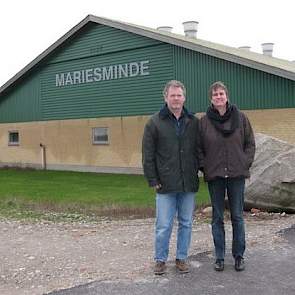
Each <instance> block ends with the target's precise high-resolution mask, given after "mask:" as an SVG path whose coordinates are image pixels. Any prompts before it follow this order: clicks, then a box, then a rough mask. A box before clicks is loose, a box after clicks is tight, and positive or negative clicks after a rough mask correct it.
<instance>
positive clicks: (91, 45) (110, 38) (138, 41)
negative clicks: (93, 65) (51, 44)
mask: <svg viewBox="0 0 295 295" xmlns="http://www.w3.org/2000/svg"><path fill="white" fill-rule="evenodd" d="M157 44H161V42H160V41H157V40H153V39H150V38H147V37H143V36H140V35H136V34H133V33H129V32H126V31H122V30H119V29H115V28H111V27H107V26H104V25H98V24H94V23H89V24H88V25H87V26H85V28H83V30H82V31H81V32H79V35H77V36H75V37H74V38H73V37H72V38H71V39H70V40H68V41H67V42H65V43H64V44H63V48H62V49H60V50H59V51H58V53H57V54H56V55H55V56H53V57H52V58H51V59H50V61H49V63H56V62H61V61H66V60H72V59H79V58H85V57H91V56H95V55H104V54H107V53H112V52H119V51H125V50H128V49H135V48H140V47H146V46H151V45H157Z"/></svg>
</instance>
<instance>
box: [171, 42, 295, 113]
mask: <svg viewBox="0 0 295 295" xmlns="http://www.w3.org/2000/svg"><path fill="white" fill-rule="evenodd" d="M173 48H174V59H175V77H176V79H179V80H181V81H183V82H184V84H185V85H186V87H187V92H188V93H187V106H188V108H190V109H191V110H192V111H194V112H203V111H205V110H206V108H207V106H208V88H209V86H210V85H211V84H212V83H213V82H215V81H219V80H220V81H223V82H224V83H225V84H226V85H227V86H228V89H229V93H230V100H231V102H232V103H235V104H237V105H238V106H239V108H241V109H269V108H274V109H275V108H290V107H295V82H294V81H291V80H288V79H285V78H281V77H278V76H275V75H272V74H268V73H265V72H262V71H258V70H255V69H251V68H248V67H246V66H242V65H239V64H235V63H232V62H228V61H225V60H222V59H218V58H215V57H212V56H209V55H206V54H202V53H198V52H193V51H191V50H188V49H184V48H180V47H176V46H174V47H173Z"/></svg>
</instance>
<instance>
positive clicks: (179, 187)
mask: <svg viewBox="0 0 295 295" xmlns="http://www.w3.org/2000/svg"><path fill="white" fill-rule="evenodd" d="M185 92H186V90H185V87H184V85H183V84H182V83H181V82H179V81H176V80H172V81H169V82H168V83H167V84H166V86H165V88H164V91H163V95H164V99H165V103H166V104H165V105H164V106H163V108H162V109H161V110H160V111H159V112H157V113H156V114H154V115H153V116H152V117H151V118H150V119H149V121H148V122H147V124H146V126H145V129H144V135H143V141H142V156H143V157H142V160H143V170H144V175H145V177H146V178H147V180H148V183H149V185H150V186H151V187H153V188H154V190H155V192H156V225H155V227H156V228H155V257H154V258H155V261H156V264H155V268H154V273H155V274H157V275H160V274H163V273H165V270H166V261H167V258H168V252H169V241H170V236H171V232H172V227H173V220H174V217H175V215H177V218H178V232H177V251H176V261H175V262H176V268H177V269H178V271H180V272H182V273H187V272H189V266H188V263H187V256H188V249H189V246H190V241H191V230H192V223H193V213H194V209H195V194H196V192H197V190H198V168H199V165H198V159H197V150H198V144H199V141H198V134H199V131H198V128H199V127H198V126H199V125H198V119H197V118H196V117H195V116H194V115H193V114H192V113H189V112H188V111H187V110H186V109H185V108H184V102H185Z"/></svg>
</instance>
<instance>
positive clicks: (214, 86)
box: [208, 81, 229, 101]
mask: <svg viewBox="0 0 295 295" xmlns="http://www.w3.org/2000/svg"><path fill="white" fill-rule="evenodd" d="M218 88H221V89H223V90H224V91H225V94H226V97H227V99H229V95H228V90H227V87H226V86H225V84H224V83H223V82H221V81H217V82H214V83H213V84H212V85H211V86H210V87H209V91H208V96H209V100H210V101H211V99H212V92H213V91H216V90H217V89H218Z"/></svg>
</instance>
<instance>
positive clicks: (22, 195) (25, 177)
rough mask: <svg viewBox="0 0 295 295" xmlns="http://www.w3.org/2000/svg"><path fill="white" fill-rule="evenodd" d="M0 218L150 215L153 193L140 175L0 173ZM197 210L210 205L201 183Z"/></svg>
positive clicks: (14, 171)
mask: <svg viewBox="0 0 295 295" xmlns="http://www.w3.org/2000/svg"><path fill="white" fill-rule="evenodd" d="M0 183H1V185H0V214H1V215H11V214H14V215H15V214H19V215H21V216H23V215H33V216H37V215H38V214H40V213H42V214H43V213H44V212H62V213H71V214H72V213H74V212H75V213H79V214H80V213H81V214H86V215H87V214H95V215H109V214H111V215H120V214H123V215H129V214H131V215H132V214H133V215H134V214H135V215H143V216H149V215H153V212H154V200H155V198H154V191H153V190H152V189H151V188H149V187H148V185H147V182H146V180H145V179H144V177H143V176H141V175H126V174H98V173H84V172H68V171H40V170H20V169H0ZM197 203H198V206H204V205H205V204H208V203H209V196H208V192H207V188H206V186H205V184H204V183H203V181H202V180H201V185H200V191H199V193H198V195H197Z"/></svg>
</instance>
